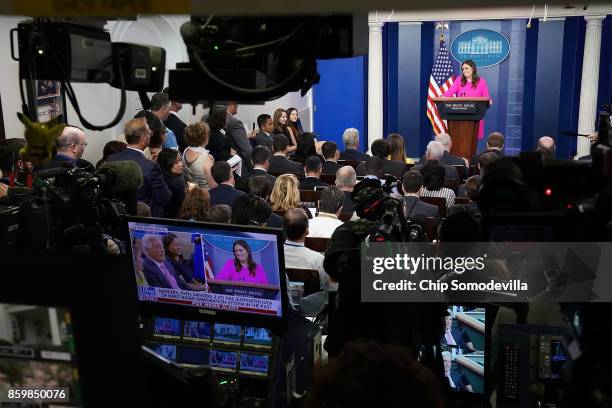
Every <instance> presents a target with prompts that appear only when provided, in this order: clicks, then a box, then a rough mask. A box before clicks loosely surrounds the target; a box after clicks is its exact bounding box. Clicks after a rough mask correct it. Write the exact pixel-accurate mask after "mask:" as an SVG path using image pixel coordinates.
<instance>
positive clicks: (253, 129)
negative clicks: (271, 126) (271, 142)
mask: <svg viewBox="0 0 612 408" xmlns="http://www.w3.org/2000/svg"><path fill="white" fill-rule="evenodd" d="M254 131H255V122H253V132H254Z"/></svg>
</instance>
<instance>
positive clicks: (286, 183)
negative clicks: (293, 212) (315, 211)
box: [270, 174, 312, 218]
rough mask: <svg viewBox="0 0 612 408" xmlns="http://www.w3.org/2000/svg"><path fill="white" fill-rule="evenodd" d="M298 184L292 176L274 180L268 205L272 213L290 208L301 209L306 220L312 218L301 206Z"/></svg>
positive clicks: (306, 209) (284, 175) (283, 176)
mask: <svg viewBox="0 0 612 408" xmlns="http://www.w3.org/2000/svg"><path fill="white" fill-rule="evenodd" d="M298 185H299V182H298V179H297V177H296V176H295V175H293V174H282V175H280V176H278V178H277V179H276V183H274V187H273V188H272V194H270V203H271V204H272V209H273V210H274V211H279V210H282V211H287V210H290V209H292V208H302V209H304V210H305V211H306V213H307V215H308V218H312V215H311V214H310V210H308V208H307V207H304V206H302V205H301V201H300V190H299V188H298Z"/></svg>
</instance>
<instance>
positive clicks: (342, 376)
mask: <svg viewBox="0 0 612 408" xmlns="http://www.w3.org/2000/svg"><path fill="white" fill-rule="evenodd" d="M304 406H305V408H319V407H328V408H332V407H333V408H354V407H377V408H399V407H406V408H408V407H410V408H444V407H445V406H446V403H445V400H444V392H443V388H442V387H441V386H440V382H439V380H438V379H437V378H436V376H435V375H434V374H433V373H432V372H431V371H430V370H429V369H428V368H427V367H425V366H423V365H421V364H419V363H418V362H417V361H416V360H415V358H414V357H413V356H412V355H411V354H410V353H409V352H408V351H407V349H406V348H405V347H398V346H393V345H388V344H384V345H383V344H379V343H375V342H372V341H358V342H349V343H347V344H346V345H345V347H344V348H343V350H342V352H340V354H339V355H338V356H337V357H335V358H334V359H330V360H329V362H328V364H326V365H322V366H320V367H319V368H318V369H317V370H316V371H315V376H314V381H313V383H312V385H311V387H310V390H309V391H308V394H307V395H306V402H305V405H304Z"/></svg>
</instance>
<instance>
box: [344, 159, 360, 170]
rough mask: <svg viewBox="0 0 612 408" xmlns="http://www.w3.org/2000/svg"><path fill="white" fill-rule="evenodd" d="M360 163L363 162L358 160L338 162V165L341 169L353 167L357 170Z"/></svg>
mask: <svg viewBox="0 0 612 408" xmlns="http://www.w3.org/2000/svg"><path fill="white" fill-rule="evenodd" d="M359 163H362V162H360V161H358V160H338V164H339V165H340V167H344V166H351V167H352V168H354V169H355V170H357V166H359Z"/></svg>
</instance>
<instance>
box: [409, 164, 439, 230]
mask: <svg viewBox="0 0 612 408" xmlns="http://www.w3.org/2000/svg"><path fill="white" fill-rule="evenodd" d="M422 186H423V175H422V174H421V173H420V172H418V171H416V170H410V171H409V172H407V173H406V174H404V177H403V178H402V188H403V189H404V214H405V215H406V218H409V219H411V220H413V221H417V222H423V221H424V220H425V219H426V218H429V217H431V218H433V219H434V222H435V225H436V226H437V225H438V224H439V223H440V211H439V209H438V207H436V206H435V205H431V204H427V203H424V202H423V201H421V199H420V198H419V192H420V191H421V187H422Z"/></svg>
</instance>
